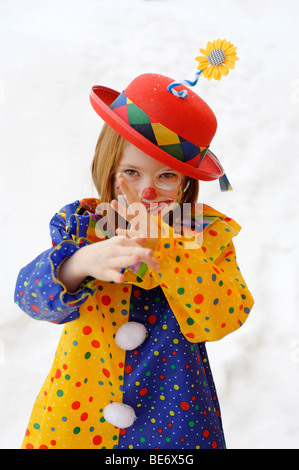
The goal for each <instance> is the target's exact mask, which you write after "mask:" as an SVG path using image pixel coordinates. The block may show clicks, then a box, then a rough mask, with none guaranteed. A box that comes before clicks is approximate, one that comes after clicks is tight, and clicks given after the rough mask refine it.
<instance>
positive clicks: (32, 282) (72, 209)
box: [15, 201, 94, 323]
mask: <svg viewBox="0 0 299 470" xmlns="http://www.w3.org/2000/svg"><path fill="white" fill-rule="evenodd" d="M79 209H80V203H79V201H77V202H76V203H73V204H70V205H69V206H65V207H64V208H63V209H62V210H61V211H60V212H59V213H57V214H55V216H54V217H53V218H52V220H51V222H50V232H51V238H52V245H53V247H52V248H50V249H48V250H46V251H44V252H43V253H41V254H40V255H39V256H37V258H35V259H34V260H33V261H32V262H31V263H29V264H28V265H27V266H25V267H24V268H22V269H21V271H20V273H19V276H18V278H17V283H16V288H15V302H16V304H17V305H18V306H19V307H20V308H21V309H22V310H23V311H24V312H25V313H26V314H28V315H29V316H30V317H32V318H34V319H36V320H44V321H49V322H52V323H66V322H69V321H71V320H74V319H76V318H78V317H79V307H80V305H82V304H83V303H84V302H85V300H86V299H87V298H88V297H89V296H90V295H92V294H93V293H94V288H93V284H94V280H93V279H92V278H86V279H85V280H84V282H83V283H82V284H81V286H80V287H79V289H78V290H77V291H76V292H74V293H69V292H67V290H66V287H65V286H64V285H63V284H62V283H61V282H60V281H59V279H58V270H59V267H60V265H61V263H62V262H63V261H64V260H65V259H66V258H68V257H70V256H71V255H72V254H74V253H75V251H76V250H78V249H80V248H81V247H83V246H85V245H87V244H88V243H89V242H88V240H87V239H85V238H84V236H85V235H86V230H87V227H88V220H87V218H86V223H84V218H82V217H81V218H79V217H76V211H78V210H79ZM79 220H80V223H78V221H79ZM74 234H75V235H74Z"/></svg>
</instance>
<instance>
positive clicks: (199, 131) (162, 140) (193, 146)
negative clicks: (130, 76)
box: [90, 58, 230, 189]
mask: <svg viewBox="0 0 299 470" xmlns="http://www.w3.org/2000/svg"><path fill="white" fill-rule="evenodd" d="M213 60H215V59H213ZM222 63H224V64H225V62H224V61H223V58H222ZM206 68H207V67H206ZM213 68H214V69H215V66H213ZM201 72H203V70H201V71H200V72H197V74H196V75H197V78H196V81H195V82H194V83H192V82H190V81H183V82H175V81H174V80H173V79H171V78H168V77H165V76H163V75H159V74H152V73H147V74H143V75H140V76H138V77H137V78H135V79H134V80H133V81H132V82H131V83H130V84H129V86H128V87H127V88H126V89H125V90H124V91H123V92H122V93H119V92H118V91H115V90H112V89H110V88H106V87H103V86H94V87H93V88H92V90H91V92H90V101H91V104H92V106H93V108H94V110H95V111H96V112H97V114H99V116H101V118H102V119H103V120H104V121H105V122H106V123H107V124H108V125H109V126H111V127H112V128H113V129H114V130H115V131H116V132H118V133H119V134H121V135H122V136H123V137H124V138H125V139H127V140H128V141H129V142H131V143H132V144H133V145H135V146H136V147H138V148H139V149H140V150H142V151H143V152H145V153H146V154H148V155H150V156H151V157H153V158H155V159H156V160H158V161H159V162H161V163H164V164H165V165H167V166H169V167H170V168H173V169H174V170H177V171H179V172H180V173H182V174H184V175H186V176H189V177H191V178H194V179H198V180H205V181H210V180H215V179H218V178H221V179H223V178H225V175H224V170H223V168H222V166H221V164H220V162H219V160H218V159H217V157H216V156H215V155H214V154H213V153H212V152H211V151H210V150H209V145H210V143H211V141H212V139H213V137H214V135H215V132H216V129H217V120H216V117H215V115H214V113H213V111H212V110H211V108H210V107H209V106H208V105H207V104H206V103H205V101H203V100H202V99H201V98H200V97H199V96H198V95H197V94H196V93H194V92H193V91H192V90H188V92H187V91H186V90H184V89H183V88H182V84H188V85H191V86H193V85H194V84H195V83H196V82H197V80H198V77H199V75H200V74H201ZM205 73H206V72H204V74H205ZM174 87H175V88H177V90H174ZM180 98H184V99H180ZM227 186H228V185H227ZM226 189H228V188H226ZM229 189H230V188H229Z"/></svg>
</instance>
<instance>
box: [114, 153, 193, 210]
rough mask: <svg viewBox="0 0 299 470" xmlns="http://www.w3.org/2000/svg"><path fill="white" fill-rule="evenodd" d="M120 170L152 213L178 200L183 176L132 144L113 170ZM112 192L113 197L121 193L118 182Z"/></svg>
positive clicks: (180, 195)
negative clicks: (113, 193)
mask: <svg viewBox="0 0 299 470" xmlns="http://www.w3.org/2000/svg"><path fill="white" fill-rule="evenodd" d="M119 172H120V173H122V174H123V175H124V176H125V178H126V179H127V180H128V181H129V182H130V184H131V185H132V186H133V187H134V189H135V191H136V192H137V194H138V197H139V198H140V200H141V202H142V203H143V204H144V205H145V206H146V208H147V210H151V212H152V211H153V210H155V212H156V209H157V208H159V210H162V208H163V207H165V205H167V204H170V203H172V202H180V200H181V197H182V191H183V182H184V175H182V174H181V173H179V172H178V171H175V170H172V169H171V168H169V167H166V166H165V165H164V164H163V163H160V162H158V161H157V160H155V159H154V158H152V157H150V156H149V155H147V154H146V153H144V152H142V151H141V150H139V149H138V148H137V147H135V146H134V145H132V144H129V145H128V146H127V147H126V148H125V150H124V152H123V155H122V158H121V160H120V162H119V165H118V168H117V170H116V173H119ZM114 192H115V196H118V195H119V194H120V192H119V189H118V187H117V185H115V187H114Z"/></svg>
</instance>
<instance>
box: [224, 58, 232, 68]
mask: <svg viewBox="0 0 299 470" xmlns="http://www.w3.org/2000/svg"><path fill="white" fill-rule="evenodd" d="M223 65H225V66H226V67H227V68H228V69H234V68H235V64H234V62H230V61H228V60H225V61H224V62H223Z"/></svg>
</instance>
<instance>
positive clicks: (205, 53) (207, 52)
mask: <svg viewBox="0 0 299 470" xmlns="http://www.w3.org/2000/svg"><path fill="white" fill-rule="evenodd" d="M199 52H201V53H202V54H203V55H209V54H210V52H209V51H207V50H206V49H199Z"/></svg>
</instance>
